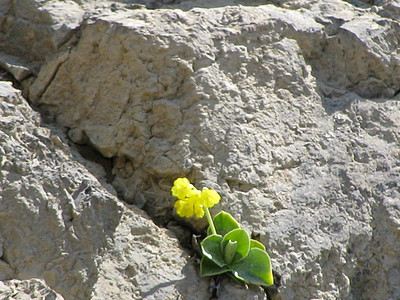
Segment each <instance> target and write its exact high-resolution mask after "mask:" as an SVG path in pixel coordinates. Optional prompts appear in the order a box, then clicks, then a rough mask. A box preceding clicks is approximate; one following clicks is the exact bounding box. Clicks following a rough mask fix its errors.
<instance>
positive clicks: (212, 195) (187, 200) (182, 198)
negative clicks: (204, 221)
mask: <svg viewBox="0 0 400 300" xmlns="http://www.w3.org/2000/svg"><path fill="white" fill-rule="evenodd" d="M171 192H172V195H173V196H175V197H177V198H178V200H177V201H176V202H175V205H174V206H175V208H176V213H177V214H178V215H179V216H181V217H186V218H189V217H191V216H193V215H196V217H197V218H202V217H203V216H204V208H210V207H213V206H214V205H215V204H217V203H218V202H219V200H220V199H221V196H220V195H219V194H218V193H217V192H216V191H214V190H212V189H207V188H203V189H202V190H201V191H199V190H198V189H196V188H195V187H194V186H193V185H192V184H191V183H190V181H189V180H188V179H187V178H178V179H176V180H175V182H174V186H173V187H172V189H171Z"/></svg>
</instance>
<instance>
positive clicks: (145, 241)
mask: <svg viewBox="0 0 400 300" xmlns="http://www.w3.org/2000/svg"><path fill="white" fill-rule="evenodd" d="M0 97H1V101H0V115H1V118H0V170H1V171H0V246H1V247H0V280H9V279H18V280H22V284H23V285H22V287H24V288H23V289H22V287H21V290H23V291H26V293H28V294H29V291H28V290H27V288H28V287H29V286H30V284H31V283H30V282H28V281H25V280H27V279H30V278H41V279H42V280H44V281H45V282H46V284H47V285H48V286H49V287H51V289H53V290H54V291H56V292H57V293H59V294H61V295H62V296H63V297H65V298H66V299H89V298H92V299H167V298H169V297H172V298H174V299H175V298H177V297H184V298H187V297H188V298H187V299H206V298H207V294H208V291H207V286H208V283H207V281H206V280H204V279H200V278H199V275H198V272H197V270H196V269H195V267H194V263H193V260H192V259H191V258H189V257H188V255H187V254H186V253H185V252H184V251H183V250H182V249H181V248H180V246H179V244H178V241H177V239H176V238H175V237H174V236H173V235H172V234H171V233H170V232H167V231H166V230H163V229H160V228H158V227H157V226H155V225H154V223H153V222H152V221H151V220H150V219H149V218H148V217H147V215H145V214H144V213H143V212H141V211H139V210H138V209H137V208H135V207H126V206H125V205H123V204H122V203H121V202H119V201H118V200H117V199H116V197H115V196H114V195H112V194H110V193H109V192H108V191H107V190H106V189H104V187H103V186H102V185H101V184H100V183H99V181H98V180H96V178H95V177H94V176H93V175H92V174H90V173H89V172H88V171H87V169H91V167H90V166H84V165H82V164H80V163H79V162H78V161H83V159H82V158H80V157H79V155H78V154H77V153H74V152H72V153H71V152H70V149H69V147H68V146H67V145H66V144H65V143H64V142H63V140H64V139H65V138H64V137H63V136H62V133H58V134H57V131H56V129H54V128H53V129H52V130H49V129H47V128H44V127H40V118H39V115H38V114H37V113H35V112H33V111H32V109H31V108H30V107H29V106H28V104H27V103H26V101H25V100H24V99H23V98H22V97H21V96H20V94H19V92H18V91H17V90H15V89H13V88H12V87H11V85H10V84H9V83H7V82H0ZM60 138H61V139H60ZM86 164H87V165H90V163H88V162H86ZM92 165H93V163H92ZM92 168H93V166H92ZM95 168H97V169H98V168H101V167H100V166H99V165H97V166H95ZM99 174H101V172H99V171H97V176H98V177H99V178H100V179H101V175H99ZM105 186H106V187H107V185H106V184H105ZM107 189H108V190H112V188H111V187H110V186H108V187H107ZM114 193H115V192H114ZM33 283H35V286H36V282H33ZM5 284H6V285H7V286H9V288H7V290H6V291H5V293H8V291H12V290H13V288H12V286H11V285H9V283H7V282H6V283H5ZM25 285H26V286H27V288H25ZM35 286H34V287H33V288H32V290H31V294H30V295H31V296H32V297H34V298H35V295H36V294H35V293H36V290H41V289H42V286H40V285H39V286H37V287H35ZM46 291H47V290H44V291H43V292H46ZM46 293H47V292H46ZM49 297H50V296H49ZM16 299H19V298H16ZM21 299H22V298H21ZM46 299H47V298H46ZM54 299H59V298H54Z"/></svg>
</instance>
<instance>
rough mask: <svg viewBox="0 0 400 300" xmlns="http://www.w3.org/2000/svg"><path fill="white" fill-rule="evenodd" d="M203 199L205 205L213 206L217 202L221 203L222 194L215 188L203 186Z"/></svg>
mask: <svg viewBox="0 0 400 300" xmlns="http://www.w3.org/2000/svg"><path fill="white" fill-rule="evenodd" d="M201 199H202V201H203V203H204V204H203V205H204V207H213V206H214V205H215V204H217V203H219V200H221V196H220V195H219V194H218V193H217V192H216V191H214V190H210V189H208V188H203V190H202V191H201Z"/></svg>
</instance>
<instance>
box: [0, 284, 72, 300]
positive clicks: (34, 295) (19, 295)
mask: <svg viewBox="0 0 400 300" xmlns="http://www.w3.org/2000/svg"><path fill="white" fill-rule="evenodd" d="M0 296H1V298H2V299H16V300H27V299H46V300H63V299H64V298H63V297H62V296H61V295H59V294H57V293H56V292H54V291H53V290H52V289H50V288H49V287H48V286H47V285H46V283H45V282H43V280H39V279H29V280H16V279H13V280H8V281H0Z"/></svg>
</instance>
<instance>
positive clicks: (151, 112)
mask: <svg viewBox="0 0 400 300" xmlns="http://www.w3.org/2000/svg"><path fill="white" fill-rule="evenodd" d="M142 2H143V5H146V4H148V3H149V2H148V1H142ZM214 2H215V1H214ZM353 2H354V3H355V4H352V3H353ZM353 2H352V3H349V2H347V1H339V0H335V1H329V3H328V2H326V1H312V2H310V1H273V4H270V5H262V6H258V7H251V6H239V5H237V4H238V3H242V2H239V1H226V2H224V3H230V4H233V5H231V6H222V4H221V3H222V2H221V3H218V4H216V3H213V2H211V1H204V2H203V1H200V2H199V1H196V2H193V1H181V3H165V5H164V6H163V7H164V9H160V10H146V9H144V8H142V9H129V8H128V7H125V6H124V5H123V4H115V5H113V6H111V5H109V3H108V2H101V3H97V4H94V3H89V2H88V3H86V4H82V5H80V6H79V7H80V9H82V10H83V11H85V13H86V14H87V15H88V16H89V21H88V22H82V23H81V25H80V26H79V27H78V28H77V30H76V34H74V33H70V34H71V35H69V36H68V38H69V39H70V40H74V41H75V42H74V43H72V42H69V43H67V44H68V47H66V46H60V47H58V46H57V47H53V48H51V47H50V48H51V51H50V50H49V51H47V52H46V53H44V54H40V55H39V56H38V59H41V61H43V57H47V61H46V63H44V64H43V65H42V67H41V69H40V72H39V74H38V77H37V79H36V80H35V81H34V82H33V84H32V85H31V86H30V88H29V100H30V101H32V102H33V103H34V105H37V106H39V107H40V109H41V110H44V111H46V112H47V113H48V114H50V116H52V117H53V118H54V120H55V121H56V122H57V124H59V125H61V126H63V127H64V128H66V130H67V131H68V136H69V138H70V139H71V140H72V141H73V142H74V143H77V144H82V145H89V146H90V147H92V148H94V149H95V150H96V151H98V152H99V153H101V155H103V156H104V157H106V158H109V159H111V160H112V162H113V165H112V175H113V176H114V179H113V182H112V184H113V186H114V187H115V189H116V190H117V191H118V195H120V196H121V197H122V198H123V199H124V200H125V201H126V202H128V203H133V204H135V205H136V207H140V208H143V209H144V210H145V211H146V212H147V213H148V214H149V215H150V217H151V218H152V219H153V220H155V221H156V223H157V224H161V225H166V224H169V223H170V222H171V211H172V209H173V202H174V199H172V197H171V196H170V187H171V185H172V182H173V180H174V179H175V178H176V177H179V176H187V177H189V178H190V180H191V181H192V182H193V183H194V184H195V185H196V186H197V187H198V188H201V187H203V186H207V187H210V188H214V189H216V190H217V191H218V192H219V193H220V194H221V195H222V201H221V203H220V204H219V205H218V206H217V207H215V208H214V209H213V213H216V212H217V211H219V210H220V209H224V210H225V211H228V212H230V213H231V214H232V215H233V216H234V217H235V218H236V219H238V220H239V221H240V223H241V224H242V225H243V226H244V227H245V228H246V229H247V230H248V231H249V232H254V233H256V234H259V235H260V239H261V241H262V242H263V243H264V244H265V245H266V246H267V249H268V252H269V253H270V255H271V258H272V264H273V268H274V271H275V275H276V286H275V287H274V288H273V289H270V290H267V293H269V298H271V299H364V298H371V297H372V298H374V299H397V298H399V297H400V284H399V281H398V280H397V278H398V275H399V273H400V268H399V265H400V263H399V253H400V239H399V234H400V227H399V225H398V224H400V216H399V213H398V211H399V200H398V199H399V193H400V191H399V187H398V178H399V175H400V174H399V172H400V169H399V163H398V161H399V152H398V147H399V132H400V130H399V124H400V123H399V122H400V120H399V115H398V111H399V100H400V99H399V96H398V93H399V91H400V82H399V77H398V75H397V74H398V73H399V53H398V51H399V50H398V36H399V33H400V30H399V23H398V20H396V18H395V17H393V16H392V14H388V11H389V8H388V7H389V6H390V5H392V4H390V3H389V2H385V3H382V4H379V3H378V4H377V6H376V7H375V8H374V7H373V6H371V5H370V4H368V3H367V2H368V1H364V2H362V1H353ZM31 3H36V2H35V1H32V2H31ZM255 3H256V2H251V4H255ZM258 4H260V3H258ZM40 5H41V4H40ZM40 5H39V4H37V7H41V6H40ZM101 5H103V7H101ZM393 5H395V4H393ZM278 6H279V7H278ZM177 8H182V9H183V10H180V9H177ZM38 10H40V9H38ZM385 11H386V13H385ZM50 15H51V16H52V17H51V18H52V20H55V19H54V18H53V15H54V11H51V12H50ZM6 18H8V19H10V18H11V17H10V16H9V15H7V17H6ZM8 19H7V20H8ZM77 19H79V18H77ZM57 20H64V19H63V18H62V17H60V18H59V19H57ZM57 22H58V23H57ZM57 22H56V23H57V24H61V23H62V22H64V21H57ZM66 23H68V22H66ZM73 24H76V23H73ZM53 25H54V24H53ZM74 26H75V25H74ZM17 27H18V26H17ZM17 27H15V28H17ZM72 27H73V26H71V27H69V28H72ZM55 30H56V31H57V30H60V29H55ZM3 31H4V30H3ZM5 32H7V30H6V31H5ZM57 32H58V31H57ZM16 41H18V40H16ZM38 43H43V49H45V45H46V43H45V42H43V41H42V42H39V41H38ZM26 48H27V49H29V50H26V51H27V52H29V53H31V51H32V49H34V48H32V46H29V47H26ZM50 54H51V55H50ZM53 54H54V55H53ZM30 55H34V54H30ZM35 55H36V54H35ZM36 126H38V125H36ZM11 128H12V127H11V126H10V127H8V128H6V129H5V131H6V132H8V131H10V130H11ZM21 130H22V129H21ZM22 131H23V132H25V131H26V130H25V129H23V130H22ZM61 145H64V144H63V143H61ZM64 147H65V146H64ZM52 151H53V150H51V151H50V153H52ZM65 151H66V152H68V148H66V150H65ZM19 160H22V161H23V159H19ZM52 169H54V168H52ZM70 169H72V170H74V168H72V167H71V168H70ZM73 174H75V173H74V172H73ZM75 176H77V175H74V176H73V178H75ZM79 176H80V177H79ZM79 176H77V177H76V178H77V179H74V181H72V183H71V184H70V188H69V189H70V190H71V193H72V194H73V192H74V191H76V190H77V189H78V186H79V185H80V184H81V182H83V180H84V179H85V180H89V179H87V176H86V177H85V178H83V177H82V176H83V175H79ZM97 176H98V177H99V175H97ZM53 177H54V176H53ZM53 177H51V176H50V177H49V178H53ZM100 177H101V176H100ZM51 181H52V184H54V185H55V187H54V192H52V194H57V195H59V194H60V192H59V191H60V189H61V190H63V189H62V188H61V184H58V183H57V181H54V180H51ZM53 181H54V183H53ZM92 181H95V179H94V178H92V179H90V180H89V182H92ZM16 182H18V180H17V181H16ZM97 186H98V185H97ZM98 188H99V189H102V188H101V187H100V186H99V187H98ZM84 190H85V189H84ZM101 195H103V193H101ZM106 195H108V196H103V197H106V199H107V201H106V200H104V198H101V197H100V196H98V197H100V199H103V200H102V201H103V202H105V204H104V205H103V206H102V207H98V208H97V206H96V208H97V209H98V210H99V211H95V215H96V216H97V214H100V215H102V214H101V213H103V214H105V217H104V218H105V220H110V221H109V222H111V220H114V221H113V222H114V223H113V222H111V225H106V224H109V223H107V222H106V221H104V224H101V225H99V224H97V223H95V224H96V225H90V226H95V228H97V231H95V233H93V232H92V231H90V233H91V235H93V237H92V240H91V242H92V243H94V244H95V245H99V246H97V248H96V247H95V249H92V248H90V247H89V246H87V245H86V243H82V244H81V243H78V242H77V243H76V244H74V245H76V246H75V247H78V249H84V250H82V251H83V252H79V251H81V250H79V251H78V250H76V251H75V252H73V253H72V254H71V255H70V256H71V257H76V253H98V250H97V249H103V248H105V249H111V248H110V247H111V246H103V245H108V244H107V243H106V242H104V241H108V240H109V238H108V237H109V236H112V234H114V235H115V236H113V238H112V241H113V243H114V244H113V246H114V247H115V249H116V250H115V252H113V251H111V250H107V251H105V252H102V253H101V254H96V255H98V256H97V257H98V258H99V259H100V258H101V259H102V260H103V261H102V262H101V263H96V264H94V263H93V261H96V262H97V260H94V259H92V258H91V257H92V256H93V255H94V256H95V254H90V255H89V254H88V255H86V256H83V257H82V258H81V261H80V262H81V264H82V266H83V267H82V269H84V270H85V274H89V275H80V276H81V277H79V278H78V279H76V280H75V281H79V282H84V284H81V285H79V284H76V286H74V289H68V291H74V290H78V289H83V287H82V286H85V287H87V286H90V287H91V288H92V289H93V292H92V293H91V294H90V295H91V297H93V298H97V299H100V298H103V299H104V298H115V297H117V298H118V297H128V298H129V297H134V298H136V297H138V298H140V297H144V296H145V297H149V298H151V297H153V296H154V297H155V298H157V297H158V298H160V297H161V298H166V297H167V295H177V294H180V295H182V296H183V297H184V298H185V299H186V298H187V297H189V296H188V295H194V291H192V290H190V289H189V288H190V287H192V286H193V285H190V284H186V282H185V281H183V282H182V285H180V284H176V285H170V286H166V285H162V286H163V287H165V288H163V289H161V290H160V291H158V290H157V293H156V294H151V293H152V291H154V290H155V288H154V287H155V286H157V284H153V285H151V284H149V283H148V281H147V280H155V279H153V278H160V277H159V276H160V275H159V272H161V271H160V270H159V269H156V270H152V269H151V268H150V266H153V265H152V264H150V263H151V262H152V260H151V259H150V258H149V257H152V256H151V254H154V255H155V257H157V258H158V257H159V256H157V255H161V253H162V250H160V249H161V248H168V249H169V248H170V247H172V248H171V249H173V250H171V254H172V253H175V254H176V255H177V256H178V257H179V255H180V254H179V253H181V254H182V253H184V252H182V250H180V248H179V247H178V246H177V245H176V241H173V240H171V239H170V238H167V234H168V231H166V230H164V229H159V228H157V227H156V226H154V225H148V224H147V223H146V224H147V225H146V226H145V228H150V229H145V230H144V229H141V228H142V227H140V226H139V225H135V224H137V223H139V224H143V223H144V222H145V221H146V222H150V221H149V219H148V218H147V216H144V215H141V213H140V210H139V209H138V208H135V207H134V206H132V207H131V206H127V207H128V208H129V209H128V208H126V207H125V206H123V205H122V204H121V203H120V202H118V201H117V200H116V199H115V197H114V196H112V195H109V194H106ZM57 197H58V196H57ZM65 197H66V200H63V201H65V203H68V199H69V198H68V197H67V196H65ZM67 198H68V199H67ZM78 198H79V197H78ZM78 198H77V199H78ZM62 199H63V198H62ZM79 199H80V198H79ZM84 199H85V198H84ZM96 199H98V198H96ZM93 201H94V200H93ZM93 201H92V202H91V203H94V202H93ZM115 203H118V205H117V204H115ZM82 205H83V204H82V203H81V202H80V201H78V204H76V205H75V208H73V209H78V210H79V209H84V208H85V209H89V208H87V207H86V206H84V205H83V206H82ZM92 205H93V204H92ZM110 205H111V206H112V207H114V209H110ZM32 207H33V208H32V209H35V207H36V206H35V205H32ZM62 207H63V206H62ZM36 209H37V208H36ZM73 209H72V210H73ZM93 209H95V208H93ZM115 210H116V211H117V212H118V213H115V214H116V216H115V215H114V216H113V217H107V216H108V214H110V213H111V211H115ZM0 211H1V210H0ZM63 211H64V210H63ZM132 211H133V212H132ZM100 212H101V213H100ZM106 212H107V213H106ZM7 213H9V212H7ZM0 214H1V213H0ZM81 214H82V213H81ZM87 214H88V215H93V214H94V213H92V212H91V213H89V212H87ZM137 214H139V215H141V217H140V218H139V217H137V216H136V215H137ZM136 218H139V219H140V220H141V221H138V222H137V221H135V220H136ZM0 220H1V218H0ZM78 220H79V218H78ZM90 220H92V221H93V218H92V219H90V218H89V219H88V222H90ZM115 220H118V221H115ZM131 220H134V221H131ZM85 221H86V219H85ZM178 221H179V222H181V223H182V222H185V220H178ZM64 222H65V221H64ZM76 222H78V221H76ZM81 222H83V221H81ZM57 224H58V223H57ZM90 224H92V223H90ZM132 224H133V225H132ZM186 225H188V226H191V227H192V228H193V229H194V230H197V231H201V230H203V229H204V226H205V223H204V220H200V221H199V220H189V221H188V223H187V224H186ZM90 226H88V227H89V228H92V227H90ZM107 226H108V227H111V229H110V230H109V231H110V232H113V233H109V234H108V235H107V232H105V233H102V232H103V231H104V230H103V228H108V227H107ZM132 226H134V227H133V228H134V229H132ZM137 226H139V229H138V227H137ZM143 226H144V225H143ZM147 226H149V227H147ZM64 227H66V225H64ZM39 228H42V227H41V226H39ZM129 228H131V229H129ZM0 229H1V228H0ZM81 230H82V229H81ZM143 230H144V231H145V232H151V233H152V234H150V233H148V234H147V235H146V238H144V239H143V240H141V239H140V238H141V237H140V236H137V235H134V236H133V237H128V238H126V235H127V234H129V232H130V233H131V234H132V235H133V233H132V232H136V231H139V232H142V231H143ZM178 231H179V230H177V232H178ZM0 232H1V233H2V235H3V239H4V241H7V240H13V239H14V238H8V237H7V236H6V237H4V234H3V232H2V231H0ZM54 232H55V231H51V233H46V234H48V235H51V234H55V233H54ZM99 232H101V233H102V234H103V235H102V234H100V233H99ZM58 234H60V233H58ZM154 234H157V235H158V234H159V235H160V236H161V237H160V238H159V240H157V241H156V242H155V241H153V240H152V239H151V238H150V237H151V236H152V235H154ZM42 235H43V234H42ZM42 235H41V236H42ZM64 235H66V236H67V237H63V238H61V239H60V241H63V240H67V241H68V239H69V237H68V235H67V234H66V233H65V234H64ZM91 235H89V236H91ZM85 236H87V235H85ZM182 236H184V234H182ZM135 239H136V241H135ZM100 241H103V242H100ZM129 241H131V243H129ZM138 241H139V242H138ZM4 243H5V242H4ZM165 245H168V246H165ZM169 245H171V246H169ZM25 247H26V246H25ZM25 247H22V248H23V249H24V248H25ZM86 247H89V249H92V250H90V251H91V252H90V251H89V250H87V249H86ZM177 249H178V250H177ZM88 251H89V252H88ZM135 251H139V254H137V253H136V252H135ZM5 253H7V252H5ZM140 253H141V254H140ZM177 253H178V254H177ZM3 256H4V255H3ZM6 256H7V255H6ZM74 259H75V258H74ZM158 259H160V258H158ZM132 261H133V262H132ZM161 261H162V263H161V262H160V263H161V266H162V267H160V269H161V270H164V269H166V268H167V269H168V267H166V266H168V262H166V261H164V260H163V259H161ZM143 262H145V263H147V265H146V266H142V265H141V264H142V263H143ZM158 262H159V261H158V260H156V263H155V265H158ZM135 263H136V264H135ZM41 264H42V262H40V261H37V260H35V261H32V267H31V268H34V266H35V268H36V269H40V266H41ZM24 265H25V264H24ZM121 266H122V267H121ZM194 267H195V265H194V263H193V262H191V261H190V260H187V259H182V260H177V267H176V268H177V269H178V270H184V271H182V272H183V275H182V274H180V273H179V272H178V273H172V275H168V276H169V277H168V278H181V277H179V276H183V277H185V276H186V277H185V278H191V279H193V280H194V281H196V280H198V278H197V277H196V276H197V275H195V274H196V273H195V270H194ZM196 267H197V266H196ZM49 268H50V270H52V272H55V271H53V270H54V269H55V268H54V267H49ZM186 268H189V270H191V271H190V272H192V273H190V274H194V275H190V276H187V275H186V273H185V272H186ZM76 269H79V267H75V268H74V270H76ZM132 269H133V270H141V273H140V274H138V275H136V273H135V272H137V271H135V272H133V271H132ZM29 270H30V269H29ZM121 270H124V271H121ZM30 272H33V271H30ZM96 272H97V273H96ZM94 273H96V274H99V275H98V276H99V279H97V281H96V280H94V279H93V280H92V279H90V278H93V277H90V274H94ZM35 274H36V276H37V274H39V273H35ZM124 274H134V275H135V276H134V277H135V278H136V279H137V280H139V279H140V280H139V281H134V283H133V285H129V284H128V283H126V282H127V279H124V278H126V277H125V276H126V275H124ZM32 276H33V275H32ZM57 276H58V277H56V278H55V280H54V281H51V280H50V279H49V278H44V279H45V280H46V282H47V284H48V285H49V286H50V287H51V288H52V289H54V290H55V291H57V292H59V293H60V294H61V295H63V296H64V297H65V294H66V293H67V292H66V290H67V289H66V288H64V287H63V284H65V282H66V281H65V280H64V277H63V276H66V275H65V274H64V273H58V275H57ZM132 276H133V275H128V277H132ZM86 277H87V278H89V279H86ZM82 278H84V279H82ZM85 280H86V281H85ZM90 280H92V281H90ZM171 280H172V281H173V280H179V279H171ZM72 281H74V280H72ZM75 281H74V282H75ZM116 282H118V284H116ZM119 282H122V286H124V287H121V288H118V286H119ZM211 282H212V281H211ZM125 284H126V285H125ZM207 284H208V281H206V280H203V281H201V287H199V288H198V291H202V292H204V295H203V296H204V297H208V296H207V295H206V290H207ZM221 285H222V287H220V292H221V295H220V298H221V299H224V297H225V299H243V297H249V299H254V298H257V297H259V298H262V297H266V296H265V295H263V294H260V290H254V291H253V290H249V291H243V290H241V289H237V288H236V287H235V286H234V285H232V283H231V282H230V281H222V283H221ZM128 286H129V288H128ZM279 286H280V287H279ZM104 287H107V288H104ZM125 287H126V288H125ZM184 288H188V289H189V290H185V289H184ZM113 289H116V290H113ZM235 289H237V290H235ZM85 291H86V290H85ZM196 291H197V290H196ZM70 293H72V292H70ZM125 293H126V294H125ZM68 295H69V294H68ZM74 295H75V294H74ZM87 295H89V294H87ZM132 295H133V296H132ZM203 296H199V295H196V297H203ZM196 299H198V298H196Z"/></svg>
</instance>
